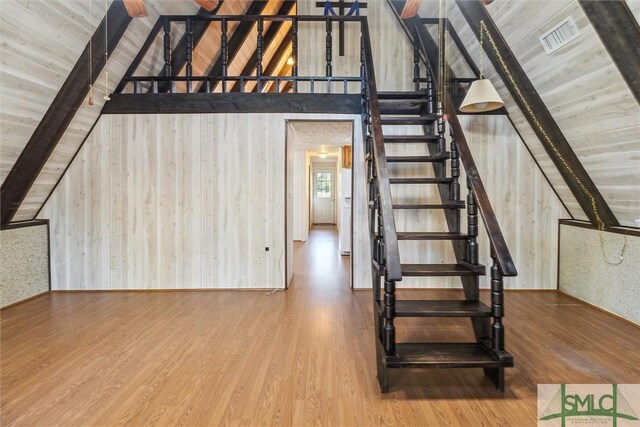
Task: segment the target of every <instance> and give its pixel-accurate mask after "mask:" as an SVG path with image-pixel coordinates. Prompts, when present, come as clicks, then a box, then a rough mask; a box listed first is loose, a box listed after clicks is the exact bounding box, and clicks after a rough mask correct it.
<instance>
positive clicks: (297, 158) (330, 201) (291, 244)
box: [285, 120, 354, 287]
mask: <svg viewBox="0 0 640 427" xmlns="http://www.w3.org/2000/svg"><path fill="white" fill-rule="evenodd" d="M353 127H354V122H353V120H331V121H326V120H323V121H320V120H288V121H287V141H286V157H287V159H286V160H287V162H286V163H287V166H286V198H285V199H286V203H287V206H286V227H285V228H286V233H285V234H286V236H285V239H286V249H287V250H286V253H287V254H286V270H287V274H286V277H287V283H286V287H289V286H290V285H291V283H292V281H293V280H294V279H295V274H296V271H298V272H299V273H300V274H302V272H304V271H305V270H306V269H309V268H310V267H309V266H310V265H311V264H310V263H309V257H316V258H323V259H325V260H327V261H330V260H329V258H327V257H331V261H334V262H327V266H339V267H338V268H342V267H341V266H342V264H344V263H346V264H347V267H348V269H349V270H350V271H349V274H348V276H349V283H348V285H346V286H349V287H351V286H352V282H353V269H352V265H351V253H352V240H353V227H352V215H351V194H352V189H353V179H352V173H351V167H352V164H351V153H352V145H353V135H354V134H353V132H354V128H353ZM320 236H321V237H320ZM321 241H322V242H323V243H322V244H324V245H325V246H324V247H323V248H322V250H320V248H319V246H318V245H320V244H321V243H320V242H321ZM302 252H304V253H305V255H304V257H306V261H304V262H303V261H301V260H300V259H299V258H301V257H302V255H300V256H297V255H299V254H301V253H302ZM320 261H321V260H320ZM314 262H315V260H314Z"/></svg>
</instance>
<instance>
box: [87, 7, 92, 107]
mask: <svg viewBox="0 0 640 427" xmlns="http://www.w3.org/2000/svg"><path fill="white" fill-rule="evenodd" d="M92 22H93V0H89V35H90V38H89V99H88V101H87V103H88V104H89V105H93V33H92V32H91V27H92Z"/></svg>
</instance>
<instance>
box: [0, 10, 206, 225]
mask: <svg viewBox="0 0 640 427" xmlns="http://www.w3.org/2000/svg"><path fill="white" fill-rule="evenodd" d="M9 1H10V2H13V1H14V0H9ZM1 3H2V4H3V6H4V3H5V2H1ZM18 3H21V2H20V1H18ZM99 4H102V5H104V2H100V1H95V0H94V10H93V15H94V20H96V23H94V25H93V27H92V28H91V29H89V28H88V26H87V28H86V29H85V30H86V31H87V37H86V40H84V41H82V42H75V43H76V44H77V45H78V46H79V50H78V52H77V53H75V54H73V52H74V51H73V50H71V47H73V46H75V44H74V43H72V42H69V41H66V40H65V39H62V37H63V35H64V33H61V32H60V31H59V30H57V29H54V28H50V29H49V30H50V33H48V34H46V36H47V38H46V39H44V40H39V39H35V37H36V35H37V34H38V33H36V35H30V34H31V32H25V31H23V29H24V27H22V26H21V27H20V32H18V31H17V30H16V31H12V30H11V27H8V28H5V25H4V24H3V25H0V28H1V30H0V37H3V40H4V39H7V43H6V44H4V43H3V44H2V47H0V49H3V48H6V49H18V48H19V46H26V47H25V48H24V50H26V51H27V52H29V51H31V50H32V49H36V48H37V49H41V50H42V52H40V53H37V55H36V54H34V55H36V56H35V58H36V59H37V60H38V62H42V65H43V67H45V68H50V69H53V70H55V69H56V68H55V67H58V66H61V65H51V64H57V63H58V62H60V63H61V64H66V63H67V62H68V64H67V65H65V67H66V68H68V70H67V71H65V70H66V68H65V70H61V71H60V78H59V79H58V80H59V82H57V80H56V84H55V85H51V89H50V93H49V95H48V98H46V97H44V96H43V97H39V96H38V95H37V93H36V97H33V96H32V95H33V94H32V86H31V84H30V85H29V87H28V88H26V90H21V91H20V96H16V97H11V98H5V97H3V99H9V101H8V102H3V103H2V110H1V111H0V128H2V130H3V135H4V130H5V129H7V134H8V135H15V138H18V139H16V140H13V139H10V138H8V139H7V141H5V140H4V136H3V141H2V152H1V154H2V159H3V162H5V163H6V165H7V168H8V169H7V170H6V172H5V170H4V166H3V169H2V173H3V174H4V173H8V171H9V170H10V168H11V166H13V163H14V162H15V159H17V156H18V155H19V154H20V152H21V151H22V149H23V148H24V145H26V143H27V141H28V140H29V137H30V136H31V134H32V133H33V130H35V127H36V126H37V124H38V122H39V120H40V119H41V118H42V116H43V115H44V112H45V111H46V110H47V108H48V107H49V105H50V103H51V101H52V100H53V98H54V97H55V95H56V94H57V91H58V89H59V88H60V86H62V83H63V82H64V80H65V79H66V77H67V75H68V73H69V71H70V70H71V68H73V66H74V65H75V62H76V61H77V59H78V57H79V56H80V53H81V52H82V49H84V46H85V44H86V43H87V41H88V40H89V38H90V35H91V34H92V33H93V30H94V29H95V28H94V27H95V25H96V24H97V23H98V22H99V21H100V19H102V16H103V15H104V6H102V8H100V7H98V5H99ZM147 6H148V7H147V10H148V12H149V16H148V17H146V18H136V19H134V20H133V21H132V22H131V24H130V25H129V27H128V28H127V31H126V32H125V34H124V36H123V37H122V39H121V40H120V43H119V44H118V46H117V48H116V49H115V50H114V52H113V54H112V55H111V56H110V58H109V63H108V64H107V66H106V67H105V69H104V70H103V72H102V74H101V75H99V76H98V77H97V79H96V84H95V86H94V91H95V92H94V100H95V104H94V105H93V106H89V105H88V104H87V103H84V104H82V105H81V106H80V108H79V109H78V112H77V113H76V115H75V117H74V118H73V120H72V121H71V123H70V124H69V127H68V128H67V131H66V132H65V133H64V135H63V137H62V138H61V139H60V142H59V143H58V145H57V146H56V148H55V150H54V151H53V153H52V154H51V157H50V158H49V160H48V161H47V163H46V165H45V167H44V168H43V170H42V171H41V172H40V174H39V175H38V178H37V179H36V181H35V183H34V184H33V186H32V187H31V190H30V191H29V193H28V194H27V196H26V198H25V200H24V202H23V203H22V205H21V206H20V209H18V211H17V213H16V215H15V217H14V220H15V221H20V220H26V219H32V218H33V217H34V216H35V215H36V213H37V212H38V209H40V207H41V206H42V204H43V203H44V201H45V199H46V197H47V196H48V195H49V193H50V192H51V190H52V189H53V187H54V186H55V184H56V182H57V181H58V179H59V178H60V176H61V175H62V173H63V172H64V170H65V168H66V167H67V165H68V164H69V163H70V161H71V159H72V157H73V155H74V154H75V153H76V151H77V150H78V148H79V147H80V145H81V144H82V141H83V140H84V139H85V137H86V136H87V134H88V132H89V130H90V129H91V126H92V125H93V124H94V123H95V121H96V119H97V118H98V115H99V114H100V110H101V108H102V106H103V105H104V102H105V101H104V99H103V96H104V94H105V75H106V73H107V72H108V73H109V74H108V76H109V79H108V81H109V87H108V88H109V92H111V91H113V90H114V88H115V87H116V85H117V84H118V83H119V82H120V79H121V78H122V76H123V75H124V73H125V71H126V70H127V68H128V67H129V64H130V62H131V61H132V60H133V58H134V57H135V55H136V54H137V53H138V50H139V48H140V46H142V44H143V43H144V41H145V39H146V37H147V35H148V34H149V31H150V30H151V27H152V26H153V25H154V24H155V22H156V20H157V18H158V16H159V15H160V14H189V13H195V11H197V9H198V8H197V5H196V4H195V3H194V2H191V1H173V0H157V1H154V2H153V3H152V4H149V5H147ZM85 9H86V16H88V15H89V13H88V6H86V5H84V3H83V6H82V7H81V8H79V10H82V11H84V10H85ZM12 10H13V9H12ZM17 10H21V8H18V9H17ZM34 10H40V9H39V8H34ZM45 10H48V9H47V8H45ZM7 12H9V11H7ZM2 16H3V19H5V16H6V14H5V13H4V11H3V14H2ZM7 16H11V15H7ZM25 19H26V18H25ZM33 19H35V18H32V20H33ZM38 19H42V18H38ZM33 22H34V24H33V25H34V26H35V27H38V23H37V22H36V21H33ZM59 25H63V24H59ZM41 27H42V26H41ZM44 28H47V27H46V26H45V27H44ZM89 30H91V31H89ZM23 37H26V40H21V38H23ZM42 37H45V35H42ZM66 44H69V45H70V47H69V49H67V46H66ZM19 49H20V50H23V48H19ZM58 49H62V50H64V52H63V53H61V52H58V51H57V50H58ZM65 49H66V50H65ZM0 52H2V50H0ZM65 58H66V59H65ZM62 59H64V60H62ZM29 61H30V59H29V58H27V59H25V58H24V57H21V58H20V59H19V60H17V61H15V63H16V64H17V66H23V65H21V64H25V63H26V64H27V65H24V67H26V69H25V70H24V71H23V72H13V71H11V68H8V69H9V71H10V72H12V73H14V74H17V76H16V77H15V78H14V77H10V78H8V81H7V82H6V85H5V82H4V80H3V85H2V86H3V88H4V87H5V86H7V87H8V88H12V87H14V82H15V81H16V80H18V79H24V80H25V81H26V82H31V81H35V82H38V81H40V80H41V79H42V78H43V77H41V76H46V77H44V78H53V77H52V74H51V73H52V72H51V71H49V70H46V69H45V70H40V71H42V72H41V73H40V72H39V71H38V68H31V67H30V65H28V64H29ZM3 67H4V65H3ZM7 67H14V65H13V64H9V63H8V65H7ZM25 73H26V74H25ZM10 76H11V75H10ZM3 78H4V77H3ZM24 84H27V83H24ZM24 84H23V86H24ZM18 87H20V86H18ZM36 87H37V84H36ZM36 92H37V89H36ZM22 98H25V99H26V100H27V103H26V104H25V103H23V102H22V101H21V99H22ZM34 101H37V102H34ZM25 105H35V106H37V108H38V109H40V110H42V111H40V110H38V111H40V112H37V111H35V110H33V111H31V110H30V111H25V110H23V108H24V106H25ZM21 106H22V107H21ZM29 108H30V107H29ZM34 108H35V107H34ZM5 112H7V115H4V114H5ZM15 114H17V115H18V117H15ZM5 118H6V120H5ZM14 121H17V122H18V123H20V126H18V128H17V129H15V130H13V129H14V126H13V124H12V123H13V122H14ZM25 126H27V127H26V128H25ZM11 138H14V137H13V136H12V137H11ZM5 142H6V143H5ZM5 163H3V164H5ZM3 179H4V175H3Z"/></svg>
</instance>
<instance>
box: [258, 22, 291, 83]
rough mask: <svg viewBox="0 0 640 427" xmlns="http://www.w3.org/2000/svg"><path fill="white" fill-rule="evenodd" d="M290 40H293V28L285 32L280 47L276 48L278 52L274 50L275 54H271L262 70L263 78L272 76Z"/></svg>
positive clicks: (285, 52)
mask: <svg viewBox="0 0 640 427" xmlns="http://www.w3.org/2000/svg"><path fill="white" fill-rule="evenodd" d="M292 40H293V28H290V29H289V31H287V34H286V35H285V36H284V38H283V39H282V42H281V43H280V46H278V50H276V52H275V53H274V54H273V57H272V58H271V60H270V61H269V63H268V64H267V66H266V67H265V69H264V75H265V76H272V75H273V74H274V72H275V71H276V68H277V67H278V64H280V63H281V62H282V59H283V58H284V56H285V55H286V54H287V49H288V48H289V46H290V45H291V41H292ZM274 84H275V82H274ZM256 89H257V85H256Z"/></svg>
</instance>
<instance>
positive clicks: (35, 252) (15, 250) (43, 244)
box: [0, 224, 49, 307]
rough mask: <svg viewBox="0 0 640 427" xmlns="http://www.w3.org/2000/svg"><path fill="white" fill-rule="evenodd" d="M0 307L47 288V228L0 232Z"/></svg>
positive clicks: (27, 227) (41, 225)
mask: <svg viewBox="0 0 640 427" xmlns="http://www.w3.org/2000/svg"><path fill="white" fill-rule="evenodd" d="M0 262H1V264H0V307H6V306H8V305H11V304H15V303H17V302H20V301H22V300H25V299H28V298H31V297H34V296H36V295H39V294H42V293H44V292H47V291H48V290H49V227H48V225H47V224H38V225H30V226H26V227H20V228H11V229H6V230H2V231H0Z"/></svg>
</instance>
